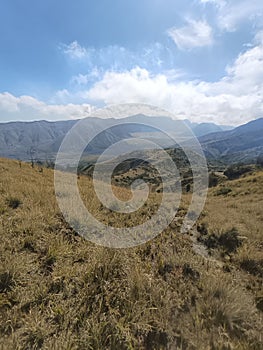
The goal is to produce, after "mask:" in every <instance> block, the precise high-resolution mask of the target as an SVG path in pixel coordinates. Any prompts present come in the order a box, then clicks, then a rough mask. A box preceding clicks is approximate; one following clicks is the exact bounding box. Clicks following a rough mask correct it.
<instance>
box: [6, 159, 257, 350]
mask: <svg viewBox="0 0 263 350" xmlns="http://www.w3.org/2000/svg"><path fill="white" fill-rule="evenodd" d="M0 174H1V182H0V222H1V225H0V231H1V232H0V240H1V242H0V348H2V349H83V350H84V349H100V350H102V349H233V348H235V349H260V348H261V347H262V342H261V341H262V340H261V337H260V335H261V332H262V329H261V321H262V319H261V317H262V310H261V309H260V300H261V299H260V298H261V297H262V295H261V293H262V275H261V274H260V271H261V270H260V269H261V268H262V260H261V259H262V255H261V251H262V211H261V210H260V209H261V207H262V206H261V205H262V184H263V173H262V172H258V173H256V174H254V175H251V176H248V177H245V178H242V179H239V180H235V181H232V182H229V183H224V184H223V185H221V186H227V187H230V188H231V192H229V193H228V194H226V195H217V194H216V191H218V189H219V188H213V189H211V191H210V193H209V198H208V201H207V205H206V208H205V211H204V214H203V216H202V218H201V220H200V222H199V226H200V225H202V224H203V226H202V227H203V231H202V229H201V230H200V231H202V232H201V233H200V236H202V235H204V227H205V230H206V231H207V232H206V233H205V236H211V235H217V236H220V234H222V233H224V232H226V231H227V230H230V229H231V228H232V227H233V226H236V228H237V231H238V234H239V235H240V236H243V238H242V244H241V245H240V246H238V247H237V249H236V251H233V252H229V251H225V249H224V248H225V247H221V246H218V247H216V248H213V249H209V252H210V254H211V256H212V257H213V258H214V259H217V260H213V259H207V258H204V257H202V256H200V255H198V254H196V253H194V251H193V250H192V242H191V239H190V235H185V236H182V235H180V233H179V232H180V229H179V225H178V222H177V221H175V222H173V223H172V224H171V225H170V227H169V228H168V229H167V230H166V231H165V232H163V234H162V235H160V236H159V237H157V238H156V239H154V240H152V241H151V242H149V243H147V244H146V245H143V246H140V247H137V248H132V249H127V250H116V249H115V250H113V249H106V248H102V247H98V246H95V245H93V244H91V243H89V242H87V241H86V240H84V239H82V238H81V237H79V236H78V235H76V234H75V232H73V231H72V230H71V229H70V227H68V225H67V224H66V223H65V222H64V221H63V218H62V217H61V214H60V212H59V209H58V207H57V204H56V200H55V195H54V188H53V172H52V170H49V169H44V171H43V172H39V171H38V169H37V168H35V169H31V168H30V166H29V165H27V164H22V168H21V169H20V167H19V164H18V163H17V162H14V161H8V160H0ZM80 183H81V184H82V185H83V188H84V185H85V188H87V189H88V190H89V188H90V186H91V184H90V180H88V179H86V178H81V179H80ZM116 191H119V189H116ZM83 196H84V197H85V193H84V194H83ZM187 200H188V198H187V197H185V198H184V203H185V204H184V206H186V203H187ZM156 201H157V199H156V198H154V197H153V198H152V199H151V201H150V203H149V208H148V209H147V210H148V212H152V211H154V209H152V207H153V206H154V204H155V203H156ZM151 205H152V207H151ZM260 206H261V207H260ZM185 209H186V208H181V211H180V212H181V213H183V212H184V210H185ZM147 210H146V209H145V218H147ZM92 211H93V212H96V211H97V212H98V217H100V216H101V215H102V214H101V209H100V206H99V203H97V202H96V200H94V202H93V208H92ZM143 215H144V214H143ZM107 220H109V219H108V217H107ZM110 220H111V224H113V225H114V224H116V225H118V224H119V222H117V221H118V218H117V217H115V216H114V215H112V217H111V219H110ZM129 220H136V218H135V217H134V218H132V217H131V218H130V219H129ZM131 224H132V221H131V222H129V225H131ZM200 227H201V226H200ZM244 237H246V238H244ZM246 259H247V260H249V261H250V265H249V261H247V264H246ZM251 261H254V265H253V263H251ZM219 262H220V263H219ZM242 262H243V265H242ZM251 264H252V265H251ZM249 266H250V268H249ZM251 266H252V267H251ZM253 266H254V269H253ZM255 266H257V267H258V270H255ZM246 267H247V268H246Z"/></svg>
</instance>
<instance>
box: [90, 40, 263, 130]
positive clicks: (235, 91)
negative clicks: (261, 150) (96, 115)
mask: <svg viewBox="0 0 263 350" xmlns="http://www.w3.org/2000/svg"><path fill="white" fill-rule="evenodd" d="M86 97H87V98H89V99H91V100H94V101H100V102H104V103H105V104H116V103H128V102H130V103H132V102H133V103H134V102H138V103H148V104H152V105H155V106H159V107H163V108H165V109H167V110H168V111H171V112H173V113H175V115H177V116H179V117H181V118H189V119H191V120H192V121H197V122H201V121H210V122H211V121H214V122H218V123H222V124H233V125H238V124H242V123H245V122H247V121H249V120H251V119H254V118H257V117H262V116H263V45H262V44H259V45H258V46H255V47H253V48H251V49H249V50H247V51H246V52H244V53H243V54H240V55H239V57H238V58H237V59H236V61H235V62H234V64H233V65H232V66H228V67H227V69H226V75H225V76H224V77H223V78H222V79H221V80H219V81H217V82H197V81H190V82H179V81H177V82H176V81H172V82H171V81H169V80H168V78H167V76H165V75H164V74H157V75H151V74H150V73H149V72H148V71H147V70H146V69H141V68H139V67H136V68H134V69H132V70H130V71H126V72H123V73H116V72H107V73H106V74H105V75H104V77H103V79H102V80H101V81H99V82H97V83H96V84H95V85H94V86H93V88H91V89H90V90H88V91H87V92H86Z"/></svg>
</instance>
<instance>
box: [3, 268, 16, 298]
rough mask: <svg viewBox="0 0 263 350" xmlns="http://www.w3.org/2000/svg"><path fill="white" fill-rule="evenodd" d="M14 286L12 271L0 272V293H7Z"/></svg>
mask: <svg viewBox="0 0 263 350" xmlns="http://www.w3.org/2000/svg"><path fill="white" fill-rule="evenodd" d="M15 284H16V281H15V276H14V273H13V272H12V271H1V272H0V293H6V292H9V291H10V290H12V289H13V288H14V286H15Z"/></svg>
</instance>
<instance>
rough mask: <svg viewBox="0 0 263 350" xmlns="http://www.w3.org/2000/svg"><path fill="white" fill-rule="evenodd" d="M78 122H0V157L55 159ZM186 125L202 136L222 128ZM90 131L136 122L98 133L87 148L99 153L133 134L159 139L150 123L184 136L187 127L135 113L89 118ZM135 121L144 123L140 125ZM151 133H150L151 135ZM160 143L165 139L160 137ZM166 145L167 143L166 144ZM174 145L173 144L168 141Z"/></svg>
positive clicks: (164, 118) (180, 122)
mask: <svg viewBox="0 0 263 350" xmlns="http://www.w3.org/2000/svg"><path fill="white" fill-rule="evenodd" d="M76 122H77V121H76V120H75V121H73V120H67V121H57V122H47V121H35V122H11V123H1V124H0V156H1V157H7V158H15V159H21V160H30V159H31V158H34V159H40V160H45V159H50V158H54V157H55V155H56V153H57V151H58V149H59V146H60V144H61V142H62V140H63V138H64V137H65V135H66V133H67V132H68V131H69V130H70V129H71V128H72V126H73V125H74V124H75V123H76ZM184 122H185V124H186V125H187V126H188V127H189V128H190V129H192V130H193V132H196V134H197V135H203V134H204V133H205V132H209V131H211V130H213V131H214V130H219V129H220V127H219V126H217V125H215V124H209V127H208V126H207V124H206V123H202V124H200V125H197V124H193V123H191V122H189V121H188V120H185V121H184ZM88 123H89V128H90V129H91V130H97V129H98V130H99V129H100V128H101V127H111V126H112V125H113V124H116V123H117V124H118V123H120V124H122V123H133V125H132V124H131V125H126V126H123V125H120V126H118V125H117V126H114V127H113V128H112V129H110V130H108V131H107V132H105V133H103V134H102V135H99V136H98V137H97V138H96V140H94V141H93V142H92V143H91V144H90V146H89V147H88V150H89V152H91V153H100V152H101V150H103V149H105V148H107V147H108V146H109V145H110V144H112V143H114V142H117V141H119V140H120V139H122V138H123V137H129V136H130V137H132V136H133V134H138V133H139V134H140V136H141V137H143V135H144V134H146V133H147V134H148V137H149V138H153V139H155V140H156V139H159V137H160V136H159V135H158V134H157V131H156V130H155V129H152V128H151V127H149V126H148V124H150V125H152V126H153V127H155V128H157V129H161V130H163V131H167V132H172V133H175V134H176V135H181V134H182V135H184V133H185V127H184V125H183V123H182V121H179V120H172V119H171V118H169V117H147V116H144V115H135V116H131V117H128V118H125V119H118V120H116V119H99V118H90V119H89V120H88ZM136 123H140V124H145V125H138V124H136ZM149 134H150V136H149ZM159 141H160V143H162V142H164V141H163V140H161V139H160V140H159ZM164 145H166V144H165V143H164ZM169 146H171V144H169Z"/></svg>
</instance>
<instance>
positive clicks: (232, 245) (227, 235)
mask: <svg viewBox="0 0 263 350" xmlns="http://www.w3.org/2000/svg"><path fill="white" fill-rule="evenodd" d="M199 241H200V242H202V243H204V244H205V245H206V246H207V248H209V249H218V248H221V249H223V250H224V251H225V252H226V253H235V252H236V250H237V248H238V247H240V246H241V245H242V240H241V238H240V237H239V234H238V231H237V230H236V228H232V229H231V230H228V231H226V232H223V233H221V234H219V235H216V234H215V233H212V234H211V235H209V236H207V237H205V238H203V237H199Z"/></svg>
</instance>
